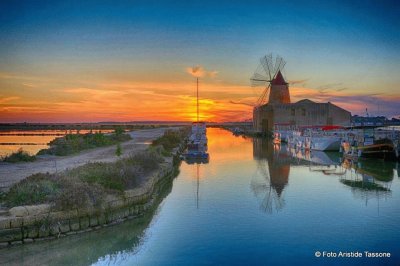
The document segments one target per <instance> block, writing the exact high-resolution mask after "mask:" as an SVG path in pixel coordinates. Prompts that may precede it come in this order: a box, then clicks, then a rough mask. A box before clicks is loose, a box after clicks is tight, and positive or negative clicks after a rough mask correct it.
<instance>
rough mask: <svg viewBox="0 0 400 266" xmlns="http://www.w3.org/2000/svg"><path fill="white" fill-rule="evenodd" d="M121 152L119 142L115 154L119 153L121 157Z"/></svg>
mask: <svg viewBox="0 0 400 266" xmlns="http://www.w3.org/2000/svg"><path fill="white" fill-rule="evenodd" d="M121 154H122V148H121V144H120V143H119V142H118V143H117V149H116V150H115V155H117V156H118V157H119V156H121Z"/></svg>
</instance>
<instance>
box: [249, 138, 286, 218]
mask: <svg viewBox="0 0 400 266" xmlns="http://www.w3.org/2000/svg"><path fill="white" fill-rule="evenodd" d="M253 157H254V159H255V160H256V162H257V168H258V171H259V172H260V173H261V176H262V178H263V179H261V180H260V179H259V178H253V179H252V181H251V189H252V191H253V192H254V194H255V195H256V197H257V198H259V199H260V200H261V203H260V208H261V209H262V210H263V211H265V212H267V213H272V212H273V210H276V211H279V210H281V209H282V208H283V207H284V206H285V200H284V198H283V195H282V193H283V190H284V189H285V187H286V185H287V184H288V183H289V173H290V161H291V157H290V155H289V154H288V153H287V152H285V151H283V150H281V149H276V146H274V145H272V143H271V141H269V140H266V139H261V138H255V139H253Z"/></svg>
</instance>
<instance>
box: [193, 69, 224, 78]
mask: <svg viewBox="0 0 400 266" xmlns="http://www.w3.org/2000/svg"><path fill="white" fill-rule="evenodd" d="M186 72H187V73H189V74H190V75H192V76H193V77H196V78H203V77H210V78H214V77H215V76H217V74H218V72H217V71H206V70H205V69H204V67H202V66H194V67H187V68H186Z"/></svg>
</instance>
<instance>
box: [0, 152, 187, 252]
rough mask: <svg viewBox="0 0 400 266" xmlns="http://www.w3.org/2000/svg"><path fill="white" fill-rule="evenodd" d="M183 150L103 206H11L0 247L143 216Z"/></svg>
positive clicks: (171, 175) (173, 172)
mask: <svg viewBox="0 0 400 266" xmlns="http://www.w3.org/2000/svg"><path fill="white" fill-rule="evenodd" d="M181 150H182V146H181V148H180V149H176V150H175V151H174V153H173V154H174V156H173V157H168V158H166V160H165V162H164V163H162V164H161V165H160V168H159V169H158V170H157V171H155V172H154V173H153V174H152V176H151V177H149V178H148V180H147V181H146V182H145V183H144V184H142V185H141V186H140V187H139V188H135V189H131V190H126V191H125V192H124V195H123V196H121V197H118V198H117V197H109V199H108V200H107V201H106V203H105V204H103V205H102V207H101V208H96V209H76V210H71V211H57V212H53V211H51V210H50V206H49V205H46V204H42V205H37V206H20V207H15V208H12V209H10V210H9V213H10V214H11V215H10V216H4V217H2V218H1V220H0V247H7V246H10V245H18V244H24V243H31V242H34V241H41V240H47V239H54V238H59V237H64V236H68V235H73V234H77V233H83V232H88V231H92V230H98V229H101V228H103V227H107V226H110V225H115V224H118V223H121V222H123V221H125V220H128V219H134V218H136V217H139V216H142V215H143V214H144V213H145V212H146V211H147V210H149V209H150V208H151V207H153V205H154V204H155V202H156V201H155V199H156V197H157V194H158V192H159V191H160V189H162V187H163V186H164V184H165V183H168V182H169V181H170V180H171V179H172V178H174V177H175V176H176V173H177V168H178V167H179V163H178V161H179V154H180V151H181Z"/></svg>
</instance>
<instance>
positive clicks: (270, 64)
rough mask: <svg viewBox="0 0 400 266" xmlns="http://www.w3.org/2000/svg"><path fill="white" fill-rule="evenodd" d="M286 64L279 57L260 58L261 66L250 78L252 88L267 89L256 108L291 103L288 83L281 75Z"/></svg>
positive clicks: (269, 55) (270, 55)
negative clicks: (267, 104)
mask: <svg viewBox="0 0 400 266" xmlns="http://www.w3.org/2000/svg"><path fill="white" fill-rule="evenodd" d="M285 64H286V61H285V60H284V59H283V58H282V57H280V56H279V55H277V56H276V57H274V56H273V55H272V54H268V55H266V56H264V57H261V58H260V65H259V66H258V67H257V69H256V71H255V73H254V74H253V76H252V77H251V78H250V81H251V86H252V87H258V86H264V87H265V89H264V90H263V92H262V93H261V95H260V97H259V98H258V100H257V102H256V104H255V107H256V108H257V107H259V106H261V105H263V104H265V103H267V102H268V103H290V95H289V87H288V83H286V81H285V79H284V78H283V76H282V73H281V71H282V70H283V68H284V66H285ZM268 95H269V98H268V101H267V96H268Z"/></svg>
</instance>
